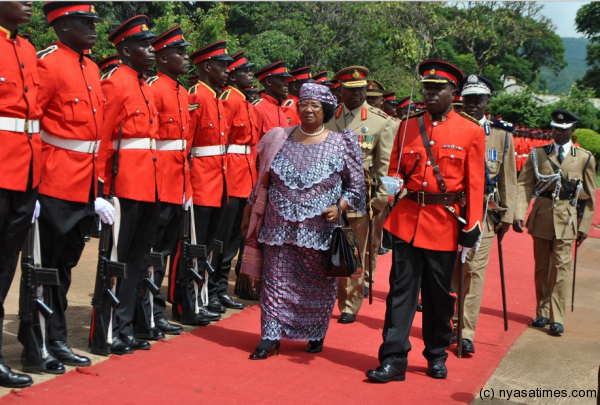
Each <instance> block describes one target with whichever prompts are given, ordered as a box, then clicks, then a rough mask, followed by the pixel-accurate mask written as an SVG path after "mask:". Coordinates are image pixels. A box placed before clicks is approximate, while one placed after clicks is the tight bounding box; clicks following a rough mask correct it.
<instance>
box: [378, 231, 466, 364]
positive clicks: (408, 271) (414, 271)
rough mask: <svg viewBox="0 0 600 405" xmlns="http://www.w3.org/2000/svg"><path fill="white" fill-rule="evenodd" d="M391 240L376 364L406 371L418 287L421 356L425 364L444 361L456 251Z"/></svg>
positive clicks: (447, 342)
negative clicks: (421, 312)
mask: <svg viewBox="0 0 600 405" xmlns="http://www.w3.org/2000/svg"><path fill="white" fill-rule="evenodd" d="M392 240H393V249H394V250H393V256H392V270H391V272H390V291H389V293H388V296H387V299H386V310H385V322H384V326H383V343H382V344H381V346H380V348H379V362H380V363H381V364H382V365H391V366H393V367H395V368H397V369H399V370H404V371H406V367H407V365H408V358H407V356H408V352H409V351H410V349H411V345H410V341H409V335H410V329H411V326H412V323H413V320H414V317H415V311H416V309H417V301H418V299H419V288H420V289H421V300H422V303H423V341H424V342H425V350H423V356H424V357H425V358H426V359H427V360H428V361H446V358H447V357H448V353H446V350H447V349H448V348H449V347H450V338H451V336H452V326H451V325H450V319H451V318H452V314H453V313H454V304H455V301H456V299H455V297H453V296H452V295H450V288H451V282H452V272H453V271H454V261H455V260H456V252H455V251H453V252H444V251H437V250H428V249H422V248H417V247H414V246H413V244H412V242H411V243H406V242H404V241H403V240H401V239H399V238H397V237H396V236H393V235H392Z"/></svg>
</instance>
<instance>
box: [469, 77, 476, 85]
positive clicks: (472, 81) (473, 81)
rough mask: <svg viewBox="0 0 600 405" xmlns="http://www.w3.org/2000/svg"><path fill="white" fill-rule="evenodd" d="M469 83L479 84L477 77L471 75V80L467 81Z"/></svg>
mask: <svg viewBox="0 0 600 405" xmlns="http://www.w3.org/2000/svg"><path fill="white" fill-rule="evenodd" d="M467 82H469V84H477V76H475V75H470V76H469V78H468V79H467Z"/></svg>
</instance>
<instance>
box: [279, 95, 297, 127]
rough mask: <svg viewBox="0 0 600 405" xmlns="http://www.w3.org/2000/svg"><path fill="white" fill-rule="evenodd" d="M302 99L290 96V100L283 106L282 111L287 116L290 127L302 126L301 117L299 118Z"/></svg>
mask: <svg viewBox="0 0 600 405" xmlns="http://www.w3.org/2000/svg"><path fill="white" fill-rule="evenodd" d="M299 101H300V99H299V98H298V97H296V96H293V95H291V94H290V95H289V96H288V99H287V100H285V101H284V102H283V103H282V104H281V110H282V111H283V113H284V114H285V116H286V118H287V121H288V126H290V127H291V126H294V125H300V117H299V116H298V102H299Z"/></svg>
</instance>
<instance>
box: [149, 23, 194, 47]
mask: <svg viewBox="0 0 600 405" xmlns="http://www.w3.org/2000/svg"><path fill="white" fill-rule="evenodd" d="M179 46H192V44H190V43H189V42H185V39H184V38H183V32H182V31H181V26H180V25H178V26H176V27H173V28H171V29H170V30H169V31H167V32H165V33H164V34H162V35H160V36H159V37H157V38H156V39H155V40H154V41H152V47H153V48H154V50H155V51H156V52H158V51H160V50H162V49H166V48H176V47H179Z"/></svg>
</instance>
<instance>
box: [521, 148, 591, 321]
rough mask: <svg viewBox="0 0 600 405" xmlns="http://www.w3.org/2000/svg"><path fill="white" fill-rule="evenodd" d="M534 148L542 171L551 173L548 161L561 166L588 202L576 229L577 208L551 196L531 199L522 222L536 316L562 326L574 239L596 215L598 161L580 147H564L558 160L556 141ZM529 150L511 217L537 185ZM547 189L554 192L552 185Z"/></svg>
mask: <svg viewBox="0 0 600 405" xmlns="http://www.w3.org/2000/svg"><path fill="white" fill-rule="evenodd" d="M534 151H535V153H536V154H537V160H538V171H539V174H540V175H550V174H554V172H555V170H554V169H553V167H552V165H551V163H550V161H552V162H553V163H554V164H555V165H556V166H557V167H558V168H560V171H561V176H562V178H563V179H565V180H568V181H569V182H571V183H573V184H575V182H576V181H577V180H581V181H582V186H583V191H581V192H580V193H579V199H580V200H586V201H585V204H584V210H583V217H582V218H581V223H580V224H579V228H578V222H577V212H576V211H577V210H576V207H574V206H573V205H572V204H571V203H570V201H569V200H567V199H560V200H553V199H551V198H546V197H542V196H540V197H538V198H536V199H535V202H534V204H533V208H532V210H531V213H530V215H529V218H528V219H527V224H526V226H527V229H528V233H529V234H530V235H531V236H532V237H533V248H534V257H535V294H536V299H537V308H536V314H537V315H536V316H537V317H545V318H550V322H551V323H560V324H562V323H563V321H564V317H565V307H566V302H565V301H566V298H567V284H568V276H569V271H570V269H571V248H572V245H573V241H574V240H575V239H576V238H577V232H578V231H579V230H580V231H581V232H583V233H585V234H587V233H589V230H590V227H591V225H592V218H593V216H594V203H595V201H594V200H595V196H596V191H595V190H596V176H595V168H596V162H595V160H594V157H593V156H592V155H591V154H590V153H589V152H588V151H586V150H584V149H581V148H579V147H572V148H570V149H568V150H567V151H566V155H565V157H564V160H563V162H562V164H561V163H559V161H558V157H557V155H556V151H555V145H554V143H551V144H549V145H546V146H544V147H541V146H540V147H537V148H535V149H534ZM534 151H532V153H534ZM532 153H530V154H529V156H528V157H527V161H526V162H525V165H524V166H523V170H522V171H521V174H520V176H519V181H518V184H517V203H516V209H515V220H524V219H525V215H526V213H527V208H528V207H529V201H530V199H531V195H532V193H533V191H534V185H535V184H536V177H535V173H534V167H533V163H532V156H531V155H532ZM548 190H549V192H553V191H554V185H552V186H550V187H549V189H548ZM560 191H561V193H564V192H566V191H567V190H565V188H564V185H561V190H560Z"/></svg>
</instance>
